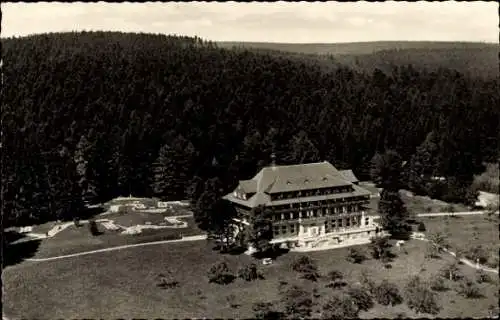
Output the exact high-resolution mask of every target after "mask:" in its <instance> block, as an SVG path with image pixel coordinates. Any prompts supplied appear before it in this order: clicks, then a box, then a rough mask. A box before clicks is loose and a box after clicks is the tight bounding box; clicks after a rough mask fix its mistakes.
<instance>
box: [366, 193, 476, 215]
mask: <svg viewBox="0 0 500 320" xmlns="http://www.w3.org/2000/svg"><path fill="white" fill-rule="evenodd" d="M399 194H400V195H401V199H402V200H403V202H404V204H405V206H406V208H407V209H408V211H409V212H410V213H412V214H420V213H437V212H464V211H470V209H469V208H467V207H466V206H464V205H462V204H457V203H447V202H444V201H440V200H436V199H431V198H429V197H422V196H416V195H411V193H408V191H406V190H401V191H400V193H399ZM379 200H380V198H379V197H372V198H371V199H370V203H369V204H368V205H367V206H366V207H367V212H368V214H369V215H378V203H379Z"/></svg>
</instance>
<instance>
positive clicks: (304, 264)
mask: <svg viewBox="0 0 500 320" xmlns="http://www.w3.org/2000/svg"><path fill="white" fill-rule="evenodd" d="M292 269H293V270H294V271H297V272H299V273H301V277H302V278H304V279H306V280H311V281H316V280H317V279H318V278H319V277H320V275H319V273H318V267H317V265H316V262H315V261H314V260H312V259H311V258H309V257H308V256H300V257H299V258H297V259H296V260H295V261H294V262H293V263H292Z"/></svg>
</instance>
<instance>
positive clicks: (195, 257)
mask: <svg viewBox="0 0 500 320" xmlns="http://www.w3.org/2000/svg"><path fill="white" fill-rule="evenodd" d="M211 247H212V246H211V245H210V244H208V243H207V242H206V241H197V242H190V243H172V244H164V245H157V246H156V245H155V246H147V247H140V248H130V249H125V250H119V251H112V252H107V253H103V254H94V255H88V256H80V257H75V258H70V259H63V260H56V261H50V262H40V263H33V262H23V263H21V264H19V265H17V266H15V267H12V268H7V269H6V270H5V273H4V286H5V293H6V295H5V296H4V302H5V303H4V308H5V309H4V310H5V312H6V314H7V315H8V316H10V317H20V316H22V317H24V318H75V317H78V318H98V317H99V318H120V317H122V318H134V317H135V318H158V317H161V318H195V317H198V318H199V317H207V318H251V317H253V315H254V314H253V312H252V309H251V308H252V304H253V303H255V302H258V301H269V302H275V301H277V300H278V299H279V291H278V283H279V281H280V280H282V281H288V282H290V283H294V282H300V283H303V284H305V285H307V286H309V287H311V286H312V287H317V289H318V291H319V293H320V294H321V296H320V297H319V298H318V301H317V302H318V303H319V304H320V305H321V304H322V302H323V301H324V299H326V298H327V297H328V294H329V293H331V290H333V289H330V288H326V287H325V284H326V281H325V280H324V279H320V280H319V281H318V282H317V283H313V282H308V281H306V280H298V279H297V274H296V273H295V272H293V271H292V270H291V268H290V263H291V262H292V261H293V260H294V259H295V258H296V257H298V256H299V255H301V254H299V253H288V254H286V255H283V256H280V257H278V258H277V260H275V262H274V263H273V264H272V265H270V266H262V265H261V264H260V265H259V269H260V270H261V271H262V272H263V275H264V277H265V279H264V280H258V281H255V282H245V281H243V280H241V279H237V280H235V282H233V283H231V284H229V285H226V286H224V285H217V284H210V283H208V280H207V277H206V272H207V270H208V269H209V268H210V266H211V265H213V264H214V263H216V262H219V261H226V262H227V264H228V266H229V267H230V269H232V271H236V270H237V269H238V268H239V267H241V266H243V265H247V264H248V263H250V262H255V261H256V260H254V259H253V258H251V257H249V256H246V255H221V254H220V253H218V252H216V251H213V250H211ZM393 250H394V252H395V253H397V254H398V255H399V256H398V257H397V258H396V259H395V261H394V262H393V263H392V269H385V268H384V267H383V266H382V264H381V263H380V262H379V261H375V260H367V261H365V262H363V263H362V264H359V265H358V264H351V263H349V262H347V261H346V260H345V256H346V252H347V248H342V249H336V250H329V251H317V252H311V253H309V254H308V255H309V256H311V257H312V258H313V259H315V260H316V261H317V263H318V266H319V270H320V272H321V273H322V274H326V273H327V272H328V271H330V270H332V269H338V270H340V271H342V272H343V273H344V275H345V278H346V280H347V281H348V282H349V283H354V282H356V281H358V278H359V275H360V273H361V271H362V270H367V271H368V272H369V273H370V274H372V277H373V279H376V280H379V281H380V280H382V279H388V280H389V281H391V282H394V283H396V284H397V285H398V286H399V287H400V288H402V287H403V286H404V283H405V282H406V281H407V280H408V278H409V277H410V276H411V275H414V274H417V273H421V275H422V276H423V277H427V276H430V275H432V274H434V273H436V272H437V270H439V268H440V267H441V266H443V265H444V264H445V263H446V262H447V261H448V260H449V259H450V257H447V256H443V258H442V259H434V260H425V259H424V254H425V243H424V242H421V241H417V240H414V241H410V242H408V243H407V247H406V250H407V252H408V254H404V253H398V252H397V250H396V249H393ZM422 268H424V269H422ZM461 269H462V271H463V272H464V273H466V274H467V275H470V276H472V275H473V274H474V270H473V269H471V268H468V267H466V266H461ZM167 271H170V272H172V274H174V275H175V279H176V280H177V281H179V287H178V288H174V289H168V290H162V289H160V288H158V287H157V286H156V284H157V280H156V277H157V275H158V274H160V273H165V272H167ZM480 286H481V289H482V291H483V293H485V295H486V298H482V299H478V300H467V299H465V298H462V297H461V296H458V295H457V294H456V293H455V292H454V291H453V290H451V291H448V292H443V293H440V294H439V300H440V304H441V306H442V307H443V310H442V311H441V313H440V314H439V315H438V316H439V317H469V316H475V317H481V316H483V317H485V316H487V307H488V306H489V305H491V304H497V302H498V300H497V298H495V297H494V295H493V292H494V291H495V290H498V280H496V283H495V284H481V285H480ZM48 292H50V294H47V293H48ZM230 295H234V297H235V302H236V303H237V304H240V306H239V307H238V308H232V307H230V305H229V303H228V302H227V297H228V296H230ZM26 301H30V302H31V303H26ZM452 301H455V302H454V303H453V302H452ZM275 305H277V306H279V304H276V303H275ZM401 312H404V313H405V315H406V317H422V315H416V314H414V313H413V312H412V311H411V310H409V309H408V308H407V307H406V306H405V305H404V304H403V305H400V306H395V307H382V306H379V305H375V307H374V309H372V310H370V311H369V312H365V313H362V314H361V315H360V317H361V318H372V317H383V318H387V317H391V316H396V315H397V314H399V313H401Z"/></svg>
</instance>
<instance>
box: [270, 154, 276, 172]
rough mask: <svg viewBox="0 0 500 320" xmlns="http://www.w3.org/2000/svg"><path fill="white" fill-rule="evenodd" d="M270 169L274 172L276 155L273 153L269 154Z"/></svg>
mask: <svg viewBox="0 0 500 320" xmlns="http://www.w3.org/2000/svg"><path fill="white" fill-rule="evenodd" d="M271 168H272V169H273V170H276V155H275V154H274V153H271Z"/></svg>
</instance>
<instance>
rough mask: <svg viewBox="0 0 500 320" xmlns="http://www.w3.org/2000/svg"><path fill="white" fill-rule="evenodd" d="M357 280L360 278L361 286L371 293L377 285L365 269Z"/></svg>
mask: <svg viewBox="0 0 500 320" xmlns="http://www.w3.org/2000/svg"><path fill="white" fill-rule="evenodd" d="M359 280H360V283H361V285H362V286H363V288H365V289H366V290H368V292H370V293H372V294H373V293H374V292H375V289H376V287H377V286H376V284H375V281H373V280H372V279H371V277H370V275H369V274H368V272H366V271H364V270H363V271H362V272H361V275H360V277H359Z"/></svg>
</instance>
